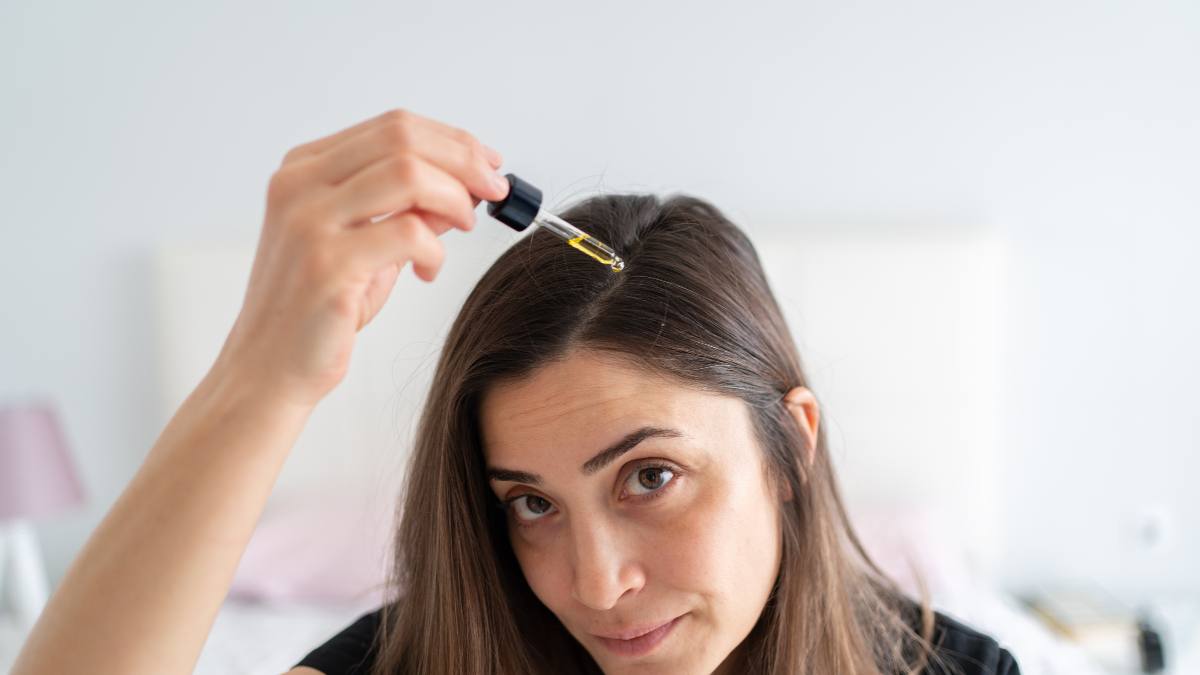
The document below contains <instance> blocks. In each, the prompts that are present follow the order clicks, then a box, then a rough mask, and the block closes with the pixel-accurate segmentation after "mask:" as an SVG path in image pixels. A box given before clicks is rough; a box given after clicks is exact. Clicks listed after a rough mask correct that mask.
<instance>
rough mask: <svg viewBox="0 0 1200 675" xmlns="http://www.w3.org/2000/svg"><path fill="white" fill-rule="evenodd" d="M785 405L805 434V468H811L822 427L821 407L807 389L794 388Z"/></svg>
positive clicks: (784, 401)
mask: <svg viewBox="0 0 1200 675" xmlns="http://www.w3.org/2000/svg"><path fill="white" fill-rule="evenodd" d="M783 403H784V405H785V406H787V410H788V412H789V413H791V415H792V417H793V418H795V420H796V424H797V425H799V427H800V431H802V432H803V433H804V441H805V443H806V444H807V447H806V448H805V449H804V451H805V452H804V468H805V469H808V468H811V467H812V465H813V462H814V461H815V460H816V457H817V433H819V431H820V426H821V407H820V406H819V405H817V397H816V396H814V395H813V393H812V392H811V391H809V390H808V388H807V387H793V388H792V389H791V391H789V392H788V393H787V394H785V395H784V397H783Z"/></svg>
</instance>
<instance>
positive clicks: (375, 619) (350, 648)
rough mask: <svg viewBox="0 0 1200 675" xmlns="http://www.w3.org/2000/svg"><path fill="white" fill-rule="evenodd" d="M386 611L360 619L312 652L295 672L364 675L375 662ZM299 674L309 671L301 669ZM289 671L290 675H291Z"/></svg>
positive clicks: (370, 613)
mask: <svg viewBox="0 0 1200 675" xmlns="http://www.w3.org/2000/svg"><path fill="white" fill-rule="evenodd" d="M382 613H383V608H382V607H380V608H379V609H377V610H375V611H373V612H368V613H366V614H363V615H362V616H360V617H359V618H358V619H357V620H355V621H354V623H351V624H350V625H349V626H347V627H345V628H344V629H342V631H341V632H339V633H338V634H337V635H334V636H333V637H332V638H330V639H329V640H328V641H327V642H325V644H322V645H321V646H319V647H317V648H316V649H314V650H312V651H311V652H309V653H308V654H307V655H306V656H305V657H304V658H303V659H301V660H300V661H299V662H298V663H296V665H295V666H293V671H294V670H297V669H301V668H305V667H307V668H312V669H314V670H316V671H319V672H320V673H322V674H323V675H365V674H366V673H368V672H370V669H371V665H372V663H373V662H374V660H375V650H376V645H375V636H376V634H377V632H378V630H379V623H380V616H381V614H382ZM299 672H300V673H306V672H310V671H305V670H300V671H299ZM291 673H292V671H289V673H288V675H291Z"/></svg>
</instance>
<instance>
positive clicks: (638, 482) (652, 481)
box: [626, 466, 675, 495]
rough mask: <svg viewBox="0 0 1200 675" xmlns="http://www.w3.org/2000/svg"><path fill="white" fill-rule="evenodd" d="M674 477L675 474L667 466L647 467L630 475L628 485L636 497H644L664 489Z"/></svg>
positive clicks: (627, 480)
mask: <svg viewBox="0 0 1200 675" xmlns="http://www.w3.org/2000/svg"><path fill="white" fill-rule="evenodd" d="M674 477H675V472H674V471H672V470H670V469H668V468H667V467H665V466H647V467H644V468H641V469H638V470H637V471H634V472H633V473H631V474H629V478H627V479H626V484H627V485H628V487H629V489H630V492H632V493H633V494H634V495H644V494H648V493H651V492H654V491H656V490H660V489H662V487H663V486H664V485H666V484H667V483H669V482H671V479H672V478H674Z"/></svg>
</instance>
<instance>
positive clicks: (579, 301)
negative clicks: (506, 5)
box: [15, 111, 1017, 675]
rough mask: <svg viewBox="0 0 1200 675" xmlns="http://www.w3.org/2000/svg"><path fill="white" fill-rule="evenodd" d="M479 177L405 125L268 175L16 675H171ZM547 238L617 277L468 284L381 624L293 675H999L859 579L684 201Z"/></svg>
mask: <svg viewBox="0 0 1200 675" xmlns="http://www.w3.org/2000/svg"><path fill="white" fill-rule="evenodd" d="M500 164H501V158H500V156H499V154H498V153H496V152H495V151H494V150H491V149H490V148H488V147H486V146H484V145H482V144H481V143H479V142H478V141H477V140H476V139H475V138H473V137H472V136H471V135H469V134H467V133H465V132H463V131H461V130H458V129H454V128H451V127H447V126H445V125H443V124H440V123H438V122H435V121H433V120H429V119H427V118H424V117H421V116H418V115H415V114H412V113H409V112H405V111H392V112H389V113H387V114H384V115H382V116H380V117H377V118H374V119H372V120H368V121H366V122H364V123H362V124H360V125H357V126H355V127H351V128H349V129H347V130H344V131H342V132H340V133H338V134H334V135H332V136H329V137H326V138H323V139H320V140H317V141H314V142H312V143H309V144H306V145H302V146H299V147H298V148H295V149H294V150H292V151H291V152H289V153H288V155H287V156H286V157H285V159H284V162H283V165H282V166H281V167H280V169H279V170H278V171H277V172H276V173H275V175H274V176H273V178H272V180H271V184H270V190H269V193H268V204H267V214H266V219H265V222H264V225H263V228H262V234H261V237H260V240H259V246H258V252H257V255H256V258H255V262H254V267H253V270H252V272H251V277H250V283H249V288H248V290H247V293H246V297H245V302H244V305H243V309H242V311H241V313H240V314H239V316H238V319H237V321H236V323H235V325H234V327H233V330H232V331H231V333H230V336H229V338H228V339H227V341H226V343H225V345H224V347H223V349H222V351H221V353H220V355H219V356H218V358H217V361H216V363H215V364H214V366H213V368H212V370H211V371H210V372H209V373H208V375H207V376H206V377H205V378H204V380H203V381H202V382H201V384H200V385H199V386H198V387H197V389H196V391H195V392H193V394H192V396H191V397H189V399H188V400H187V401H186V402H185V403H184V404H183V406H182V407H181V409H180V411H179V412H178V413H177V414H176V416H175V417H174V418H172V420H171V422H170V423H169V424H168V426H167V428H166V429H165V430H164V432H163V434H162V436H161V437H160V438H159V440H158V441H157V443H156V444H155V446H154V448H153V449H152V450H151V453H150V455H149V457H148V458H147V460H146V462H145V464H144V465H143V467H142V468H141V469H140V470H139V472H138V474H137V475H136V476H135V477H134V479H133V481H132V482H131V484H130V486H129V487H128V488H127V489H126V491H125V493H124V494H123V495H122V496H121V498H120V499H119V500H118V501H117V503H116V504H115V505H114V506H113V508H112V510H111V511H110V513H109V514H108V515H107V516H106V518H105V520H104V521H103V522H102V523H101V525H100V527H99V528H98V529H97V531H96V532H95V533H94V534H93V536H92V538H91V539H90V540H89V542H88V544H87V545H86V546H85V548H84V550H83V551H82V552H81V553H80V555H79V557H78V558H77V559H76V561H75V562H74V563H73V564H72V566H71V568H70V569H69V570H68V572H67V575H66V576H65V578H64V580H63V582H62V584H61V585H60V586H59V588H58V590H57V592H56V593H55V595H54V597H53V598H52V599H51V601H50V603H49V604H48V606H47V608H46V611H45V612H44V614H43V615H42V617H41V619H40V621H39V623H38V625H37V626H36V627H35V629H34V631H33V633H32V635H31V637H30V639H29V641H28V643H27V644H26V647H25V649H24V651H23V653H22V654H21V656H20V657H19V659H18V662H17V665H16V670H15V672H16V673H18V674H19V675H25V674H32V673H42V672H55V673H70V672H84V671H86V672H89V673H95V672H108V671H111V672H114V673H115V672H120V673H142V672H145V673H167V672H187V671H189V670H190V669H191V668H192V666H193V664H194V663H195V660H196V658H197V656H198V654H199V652H200V649H201V647H202V646H203V644H204V641H205V638H206V636H207V633H208V630H209V629H210V627H211V625H212V621H213V619H214V616H215V614H216V612H217V610H218V609H219V606H220V604H221V601H222V600H223V598H224V597H225V593H226V591H227V590H228V588H229V585H230V583H231V580H232V576H233V573H234V570H235V568H236V566H237V561H238V559H239V558H240V556H241V553H242V551H243V550H244V547H245V545H246V543H247V541H248V539H249V536H250V534H251V532H252V531H253V527H254V524H255V522H256V520H257V519H258V517H259V515H260V514H261V509H262V506H263V503H264V501H265V500H266V497H267V495H268V494H269V492H270V489H271V486H272V484H273V482H274V480H275V477H276V475H277V473H278V471H279V469H280V468H281V465H282V463H283V461H284V459H285V458H286V456H287V453H288V451H289V450H290V448H291V446H292V444H293V443H294V440H295V437H296V435H297V434H298V433H299V431H300V430H301V429H302V427H303V424H304V422H305V420H306V419H307V416H308V414H309V413H310V412H311V410H312V409H313V407H314V406H315V405H316V404H317V403H318V402H319V401H320V400H321V399H322V398H323V397H324V396H325V395H327V394H328V393H329V391H330V390H332V389H333V388H334V387H335V386H336V385H337V383H338V382H340V380H341V379H342V377H343V376H344V374H345V372H346V367H347V365H348V362H349V358H350V353H351V349H352V347H353V342H354V337H355V334H356V333H357V332H358V331H359V330H360V329H361V328H362V327H363V326H364V325H366V324H367V323H368V322H370V320H371V319H372V318H373V317H374V316H375V315H376V313H378V311H379V309H380V307H381V306H382V305H383V303H384V302H385V301H386V300H387V298H388V295H389V293H390V291H391V288H392V286H393V284H394V282H395V279H396V275H397V274H398V273H399V270H400V269H401V268H402V267H403V266H404V265H405V264H407V263H410V262H411V263H412V265H413V269H414V272H415V273H416V274H417V275H418V276H419V277H420V278H422V279H424V280H426V281H431V280H433V279H434V277H435V276H436V274H437V271H438V268H439V266H440V264H441V260H442V247H441V245H440V242H439V240H438V239H437V237H436V235H439V234H441V233H443V232H445V231H447V230H448V229H450V228H451V227H457V228H460V229H463V230H470V229H472V225H473V222H474V212H473V209H474V207H475V206H476V205H477V204H478V201H479V200H480V199H488V200H499V199H502V198H503V197H504V196H505V194H506V192H507V184H506V183H505V182H504V181H503V179H500V178H499V176H498V174H497V173H496V170H497V169H498V168H499V166H500ZM385 213H386V214H390V215H389V216H388V217H387V218H385V219H382V220H378V221H376V220H375V219H374V218H373V217H372V216H375V215H377V214H385ZM563 216H564V217H565V219H566V220H568V221H570V222H572V223H574V224H576V225H578V226H580V227H581V228H583V229H584V230H586V231H588V232H590V233H592V234H594V235H595V236H597V237H599V238H600V239H602V240H604V241H606V242H608V243H609V244H611V245H612V246H613V247H614V248H615V249H616V250H617V251H618V252H619V253H620V254H621V255H622V256H623V257H624V258H625V260H626V261H627V266H626V269H625V271H623V272H621V273H616V274H614V273H612V272H610V271H609V270H608V269H607V268H605V267H603V266H601V265H598V264H596V263H595V262H594V261H592V260H590V259H588V258H586V257H584V256H583V255H581V254H579V253H577V252H575V251H573V250H572V249H570V248H568V247H566V246H564V245H563V243H562V242H561V241H560V240H558V239H557V238H555V237H554V236H553V235H548V234H547V233H544V232H540V231H535V232H534V233H532V234H531V235H530V236H529V237H526V238H524V239H522V240H520V241H519V242H517V243H516V244H514V245H513V246H512V247H511V248H510V249H509V250H508V251H507V252H506V253H505V254H504V255H502V256H501V257H500V259H499V260H497V261H496V263H495V264H494V265H493V266H492V267H491V269H489V270H488V271H487V272H486V273H485V274H484V276H483V278H482V279H481V280H480V281H479V283H478V284H477V286H476V288H475V289H474V291H473V292H472V294H471V295H470V297H469V298H468V299H467V301H466V303H465V305H464V307H463V308H462V311H461V312H460V313H459V316H458V319H457V321H456V322H455V324H454V326H453V328H452V330H451V333H450V335H449V336H448V338H447V342H446V345H445V348H444V349H443V351H442V355H441V359H440V361H439V364H438V368H437V372H436V374H435V377H434V382H433V387H432V390H431V392H430V396H429V399H428V403H427V405H426V407H425V411H424V415H423V416H422V419H421V423H420V427H419V430H418V434H417V442H416V447H415V448H414V451H413V456H412V460H411V461H412V464H411V467H410V470H409V474H408V477H407V480H408V483H407V489H406V491H405V497H404V502H403V504H402V510H401V517H400V527H399V531H398V533H397V537H396V542H395V551H396V559H395V566H394V570H393V577H392V579H391V582H392V588H394V589H395V591H396V593H395V598H396V599H395V601H394V602H391V603H389V604H387V605H385V606H384V607H383V608H380V610H379V611H377V612H372V613H370V614H368V615H365V616H364V617H362V618H361V619H360V620H359V621H357V622H355V623H354V624H353V625H352V626H350V627H349V628H348V629H347V630H346V631H343V632H342V633H341V634H340V635H338V636H336V637H335V638H334V639H333V640H331V641H330V642H328V643H327V644H325V645H323V646H321V647H319V648H318V649H316V650H314V651H313V652H312V653H310V654H309V655H308V656H306V657H305V658H304V659H303V660H302V661H301V662H300V663H298V664H297V666H296V667H295V668H294V669H293V670H292V671H290V673H292V674H295V675H299V674H307V675H312V674H313V673H326V674H327V675H335V674H336V673H351V672H353V673H375V674H377V675H383V674H385V673H576V672H578V673H598V672H604V673H626V672H628V673H635V672H636V673H721V674H724V673H916V672H931V673H932V672H937V673H943V672H947V673H948V672H959V673H1009V674H1012V673H1017V666H1016V664H1015V662H1014V661H1013V659H1012V657H1011V655H1009V654H1008V652H1007V651H1005V650H1003V649H1001V648H1000V647H999V646H998V645H997V644H996V642H995V641H994V640H992V639H991V638H988V637H987V636H984V635H982V634H980V633H978V632H975V631H973V630H971V629H969V628H967V627H966V626H963V625H962V624H959V623H957V622H955V621H953V620H952V619H950V618H949V617H946V616H944V615H941V614H937V613H934V612H933V611H932V610H931V609H930V608H929V607H928V605H927V604H917V603H915V602H913V601H911V600H909V599H907V598H905V597H904V596H903V595H902V594H901V593H900V592H899V591H898V590H897V589H896V588H895V586H894V585H893V584H892V583H891V582H890V581H888V580H887V579H886V578H885V577H884V575H883V574H882V573H880V572H879V571H878V570H877V569H876V568H875V566H874V565H873V564H872V563H871V562H870V560H869V559H868V558H867V556H866V554H865V553H864V552H863V550H862V547H861V546H860V545H859V543H858V541H857V539H856V538H855V536H854V534H853V531H852V529H851V527H850V525H849V522H848V520H847V518H846V514H845V511H844V509H843V508H842V504H841V501H840V498H839V496H838V489H837V485H836V481H835V478H834V473H833V469H832V467H831V465H830V461H829V455H828V452H827V450H826V445H825V440H824V437H823V436H822V435H821V434H820V433H819V420H820V412H819V407H818V405H817V401H816V398H815V396H814V395H813V394H812V392H811V391H810V390H809V389H808V388H807V387H806V385H805V381H806V380H805V377H804V374H803V372H802V370H801V365H800V359H799V357H798V355H797V353H796V350H795V346H794V343H793V340H792V338H791V335H790V333H789V331H788V329H787V326H786V325H785V323H784V321H783V318H782V316H781V314H780V311H779V308H778V306H777V305H776V303H775V301H774V298H773V296H772V294H771V291H770V289H769V287H768V285H767V282H766V279H765V278H764V276H763V274H762V270H761V268H760V266H759V262H758V258H757V255H756V254H755V252H754V249H753V247H752V246H751V244H750V242H749V240H748V239H747V238H746V237H745V236H744V234H743V233H742V232H741V231H740V230H739V229H738V228H737V227H736V226H734V225H733V224H731V223H730V222H729V221H728V220H726V219H725V218H724V217H723V216H722V214H721V213H720V212H718V211H717V210H716V209H714V208H713V207H712V206H710V205H708V204H706V203H705V202H703V201H700V200H698V199H694V198H689V197H674V198H671V199H669V200H666V201H660V200H658V199H656V198H654V197H649V196H604V197H597V198H593V199H590V200H587V201H584V202H582V203H580V204H578V205H576V206H575V207H574V208H572V209H570V210H569V211H567V212H566V213H564V214H563Z"/></svg>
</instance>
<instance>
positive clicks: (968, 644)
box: [925, 612, 1021, 675]
mask: <svg viewBox="0 0 1200 675" xmlns="http://www.w3.org/2000/svg"><path fill="white" fill-rule="evenodd" d="M933 649H934V655H935V658H934V659H933V662H932V663H930V665H929V667H928V668H927V669H926V671H925V672H927V673H929V674H930V675H943V673H945V674H946V675H950V674H951V673H953V674H956V675H1020V672H1021V671H1020V669H1019V668H1018V667H1017V661H1016V659H1014V658H1013V655H1012V654H1011V653H1010V652H1009V651H1008V650H1007V649H1005V648H1003V647H1001V646H1000V644H999V643H998V642H997V641H996V640H995V638H993V637H991V636H989V635H986V634H984V633H981V632H980V631H978V630H976V629H974V628H972V627H970V626H968V625H966V624H965V623H963V622H961V621H958V620H957V619H955V618H953V617H951V616H949V615H947V614H945V613H943V612H934V623H933Z"/></svg>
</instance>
